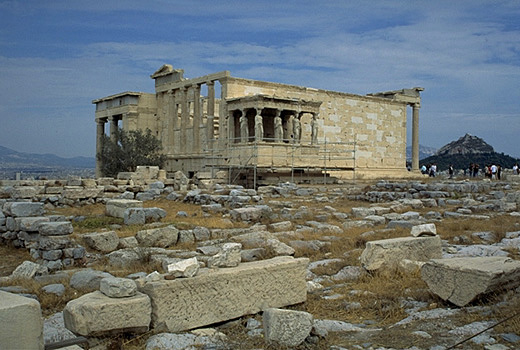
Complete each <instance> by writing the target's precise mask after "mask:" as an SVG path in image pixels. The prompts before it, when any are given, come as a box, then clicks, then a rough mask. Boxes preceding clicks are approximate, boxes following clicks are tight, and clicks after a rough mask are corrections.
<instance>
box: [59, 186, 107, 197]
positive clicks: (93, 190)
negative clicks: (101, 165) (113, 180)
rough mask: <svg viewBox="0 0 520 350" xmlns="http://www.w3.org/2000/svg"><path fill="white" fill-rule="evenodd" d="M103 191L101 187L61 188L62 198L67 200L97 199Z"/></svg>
mask: <svg viewBox="0 0 520 350" xmlns="http://www.w3.org/2000/svg"><path fill="white" fill-rule="evenodd" d="M103 189H104V188H103V186H97V187H83V186H65V187H64V188H63V197H64V198H67V199H84V198H97V197H100V196H101V195H102V194H103Z"/></svg>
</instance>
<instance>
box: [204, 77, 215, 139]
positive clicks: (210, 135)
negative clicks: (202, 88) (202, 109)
mask: <svg viewBox="0 0 520 350" xmlns="http://www.w3.org/2000/svg"><path fill="white" fill-rule="evenodd" d="M206 85H207V86H208V111H207V113H208V117H207V124H206V132H207V139H208V147H209V148H213V139H214V137H215V133H214V130H213V129H214V125H213V120H214V118H215V82H214V81H208V82H207V83H206Z"/></svg>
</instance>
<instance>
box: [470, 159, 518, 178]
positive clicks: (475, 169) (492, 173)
mask: <svg viewBox="0 0 520 350" xmlns="http://www.w3.org/2000/svg"><path fill="white" fill-rule="evenodd" d="M468 169H469V176H470V177H477V176H478V173H479V165H478V164H474V163H471V164H470V165H469V168H468ZM516 169H517V170H516V172H515V167H514V166H513V174H515V173H518V165H516ZM482 171H483V172H484V177H485V178H487V179H490V180H500V178H501V176H502V166H501V165H497V164H495V163H493V164H486V165H484V168H483V169H482Z"/></svg>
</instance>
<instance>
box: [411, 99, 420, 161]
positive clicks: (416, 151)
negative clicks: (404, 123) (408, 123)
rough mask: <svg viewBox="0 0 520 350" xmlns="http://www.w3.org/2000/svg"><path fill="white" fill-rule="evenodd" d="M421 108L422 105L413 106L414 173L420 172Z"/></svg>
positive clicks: (415, 104)
mask: <svg viewBox="0 0 520 350" xmlns="http://www.w3.org/2000/svg"><path fill="white" fill-rule="evenodd" d="M419 108H421V104H420V103H414V104H413V105H412V171H414V170H417V171H418V170H419Z"/></svg>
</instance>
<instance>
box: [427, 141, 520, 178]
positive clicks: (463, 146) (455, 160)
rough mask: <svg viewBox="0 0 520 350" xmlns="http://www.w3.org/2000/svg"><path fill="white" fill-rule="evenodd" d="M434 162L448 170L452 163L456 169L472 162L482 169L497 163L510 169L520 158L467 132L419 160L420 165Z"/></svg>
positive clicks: (439, 167) (465, 167)
mask: <svg viewBox="0 0 520 350" xmlns="http://www.w3.org/2000/svg"><path fill="white" fill-rule="evenodd" d="M433 163H435V164H437V168H438V169H439V170H446V169H447V168H448V166H449V165H450V164H452V165H453V167H454V168H455V169H468V168H469V165H470V164H471V163H475V164H478V165H479V167H480V168H481V169H482V168H483V167H484V166H485V165H487V164H496V165H500V166H501V167H502V168H509V169H510V168H512V167H513V165H514V164H515V163H520V159H518V158H514V157H511V156H509V155H507V154H504V153H497V152H495V150H494V148H493V147H492V146H491V145H489V144H488V143H486V142H485V141H484V140H483V139H481V138H479V137H477V136H473V135H470V134H466V135H464V136H462V137H461V138H460V139H458V140H457V141H453V142H450V143H449V144H447V145H445V146H443V147H441V148H440V149H439V150H438V151H437V153H436V154H435V155H433V156H430V157H427V158H424V159H422V160H421V161H420V162H419V164H420V166H422V165H426V166H428V164H433Z"/></svg>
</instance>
